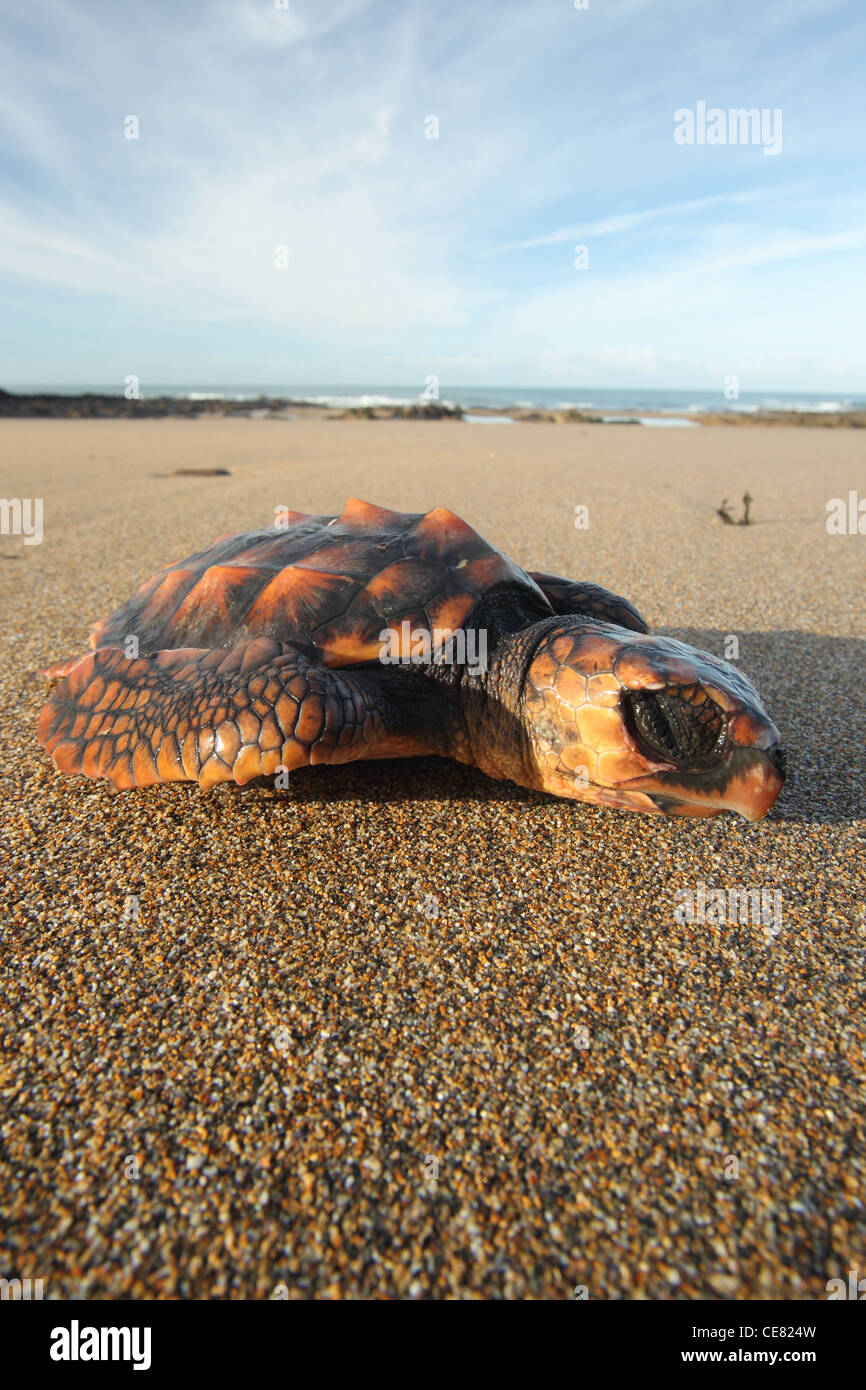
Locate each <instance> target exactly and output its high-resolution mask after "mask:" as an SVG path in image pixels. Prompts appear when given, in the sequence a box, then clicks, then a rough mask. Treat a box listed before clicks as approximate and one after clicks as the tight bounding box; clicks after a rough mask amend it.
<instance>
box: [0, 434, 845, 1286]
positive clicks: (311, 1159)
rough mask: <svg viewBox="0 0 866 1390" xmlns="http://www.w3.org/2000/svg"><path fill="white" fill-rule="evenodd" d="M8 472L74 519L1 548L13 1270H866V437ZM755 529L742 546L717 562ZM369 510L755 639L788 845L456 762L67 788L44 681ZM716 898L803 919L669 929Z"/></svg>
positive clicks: (413, 1273)
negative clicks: (436, 518) (169, 602)
mask: <svg viewBox="0 0 866 1390" xmlns="http://www.w3.org/2000/svg"><path fill="white" fill-rule="evenodd" d="M0 455H2V466H0V493H2V495H3V496H4V497H6V498H12V497H19V498H34V497H40V498H42V499H43V505H44V520H43V526H44V537H43V539H42V542H41V544H35V545H27V544H25V543H24V538H23V537H21V536H16V535H4V536H2V537H0V594H2V605H3V611H4V614H5V621H4V623H3V628H2V644H3V660H2V663H0V702H2V720H0V744H2V757H0V779H2V787H3V793H2V802H3V808H2V821H3V824H2V854H0V877H2V880H3V887H2V895H3V904H4V913H3V921H2V935H0V946H2V949H0V963H2V967H0V968H2V992H3V1000H4V1007H3V1010H2V1030H3V1033H4V1038H3V1050H2V1113H0V1135H2V1145H0V1193H2V1196H0V1214H2V1220H0V1226H2V1231H3V1234H2V1245H0V1273H2V1274H4V1275H6V1274H13V1273H14V1274H16V1275H18V1276H20V1277H31V1278H42V1279H43V1280H44V1281H45V1293H46V1297H57V1298H74V1297H88V1298H119V1297H129V1296H134V1297H147V1298H172V1297H192V1298H215V1297H230V1298H272V1297H279V1296H286V1297H289V1298H306V1297H311V1296H316V1297H328V1298H378V1297H390V1298H406V1297H408V1298H431V1297H432V1298H490V1297H494V1298H498V1297H504V1298H552V1299H569V1298H572V1297H574V1291H575V1289H576V1288H578V1287H580V1288H583V1289H585V1290H586V1292H587V1294H588V1296H589V1297H590V1298H593V1299H619V1298H623V1299H633V1298H652V1299H710V1298H783V1299H794V1298H810V1299H813V1298H823V1297H826V1283H827V1280H829V1279H831V1278H834V1277H840V1276H841V1277H843V1278H847V1274H848V1271H849V1270H850V1269H859V1270H860V1271H861V1274H862V1273H864V1272H866V1219H864V1190H866V1183H864V1177H866V1174H864V1169H866V1120H864V1109H863V1094H864V1093H863V1084H864V1080H866V1062H864V1039H866V1023H864V968H863V962H864V948H866V921H864V905H863V904H864V888H866V875H864V870H863V862H864V844H866V790H864V763H866V752H864V730H866V692H864V679H863V673H864V657H866V593H864V584H863V574H864V554H866V550H864V547H866V536H863V535H831V534H829V533H828V530H827V527H826V524H825V523H826V517H827V513H826V504H827V502H828V501H829V500H830V499H832V498H847V496H848V494H849V492H850V491H851V490H853V489H857V488H859V489H860V491H861V494H864V493H866V471H864V467H863V440H862V437H861V432H860V431H859V430H856V429H830V430H813V429H805V430H804V429H797V428H790V427H787V426H784V425H783V426H779V427H776V428H773V429H769V430H764V429H729V428H724V427H704V428H699V429H698V428H696V429H689V430H686V429H682V430H679V429H646V428H643V427H635V428H628V429H625V428H612V427H610V426H603V425H592V424H587V425H583V424H572V425H568V426H566V425H556V424H547V423H536V424H532V425H530V424H511V425H494V424H468V423H465V422H459V421H457V422H435V421H434V422H427V421H414V420H387V421H386V420H364V421H358V420H331V419H326V418H304V419H299V418H295V419H290V420H285V419H225V420H219V419H202V420H193V419H160V420H147V421H128V420H77V421H66V420H3V421H2V422H0ZM191 467H197V468H215V469H226V470H228V472H227V474H225V475H222V476H174V470H176V469H181V468H191ZM746 491H748V492H749V493H750V494H751V496H752V497H753V499H754V501H753V503H752V516H753V518H754V521H755V524H754V525H753V526H749V527H743V526H724V525H721V524H720V523H719V521H718V519H717V518H716V515H715V512H716V508H717V507H718V506H719V504H720V503H721V501H722V499H723V498H727V499H728V501H729V502H730V504H731V506H732V509H733V511H734V513H735V515H739V511H740V498H741V497H742V495H743V493H745V492H746ZM349 496H358V497H361V498H364V499H367V500H370V501H373V502H377V503H380V504H382V505H384V506H387V507H391V508H394V509H397V510H405V511H425V510H427V509H429V508H431V507H434V506H437V505H441V506H445V507H449V508H451V509H453V510H454V511H456V512H457V513H458V514H460V515H461V516H463V517H464V518H465V519H466V520H467V521H468V522H470V523H471V524H472V525H473V526H475V527H476V528H477V529H478V530H479V531H480V532H481V533H482V534H483V535H484V536H486V537H487V538H488V539H489V540H490V541H491V542H493V543H494V544H495V545H497V546H499V547H500V548H501V549H503V550H504V551H506V552H507V553H508V554H510V555H511V556H512V557H513V558H514V559H515V560H517V561H518V563H520V564H522V565H524V566H525V567H526V568H527V569H532V568H536V569H543V570H547V571H552V572H556V573H561V574H564V575H569V576H572V577H574V578H577V579H588V580H592V581H594V582H596V583H599V584H602V585H604V586H606V587H608V588H610V589H613V590H614V591H616V592H619V593H622V594H625V595H627V596H628V597H629V598H630V599H631V600H632V601H633V602H634V603H635V604H636V605H637V606H638V608H639V609H640V610H641V611H642V612H643V614H644V616H645V617H646V618H647V620H648V621H649V623H650V624H651V626H652V628H653V629H654V630H657V631H660V632H663V633H667V634H670V635H673V636H676V637H679V638H682V639H684V640H686V641H688V642H690V643H692V644H694V645H695V646H698V647H701V648H704V649H706V650H708V651H711V652H714V653H716V654H717V655H724V651H725V640H726V638H728V637H730V636H736V637H737V638H738V640H739V651H740V657H739V664H740V666H741V667H742V669H743V670H744V671H745V672H746V673H747V674H748V675H750V676H751V677H752V678H753V679H754V680H755V682H756V684H757V685H758V688H759V690H760V691H761V694H762V696H763V697H764V700H765V703H766V706H767V708H768V710H769V712H770V713H771V715H772V716H773V717H774V719H775V721H776V723H777V724H778V725H779V727H780V729H781V731H782V734H783V739H784V743H785V745H786V747H787V750H788V758H789V769H790V770H789V778H788V783H787V786H786V788H785V790H784V791H783V793H782V796H781V798H780V800H779V802H778V803H777V805H776V807H775V808H774V810H773V812H772V813H771V815H770V816H769V818H768V819H766V820H765V821H762V822H760V823H758V824H755V825H752V824H748V823H746V822H745V821H743V820H740V819H738V818H734V817H732V816H725V817H722V818H719V819H716V820H695V821H688V820H666V819H663V818H661V817H644V816H639V815H634V814H627V813H618V812H613V811H606V810H600V809H596V808H594V807H587V806H580V805H578V804H574V803H568V802H564V801H556V800H554V799H552V798H547V797H544V796H541V795H535V794H533V793H530V792H527V791H523V790H521V789H519V788H517V787H514V786H511V785H509V784H501V783H496V782H493V781H490V780H488V779H487V778H485V777H484V776H483V774H481V773H480V772H477V771H475V770H473V769H469V768H466V767H461V766H458V765H457V764H452V763H448V762H443V761H439V760H436V759H420V760H415V761H398V762H389V763H386V762H379V763H371V764H365V763H361V764H355V765H347V766H344V767H337V768H318V769H312V770H309V771H305V772H304V773H303V774H301V773H299V774H297V775H294V774H293V776H292V785H291V788H290V790H289V792H287V793H279V792H275V791H273V790H271V789H269V788H268V787H266V786H264V787H263V786H262V785H253V786H250V787H248V788H245V789H243V790H240V789H237V788H228V787H220V788H217V789H216V790H214V791H213V792H211V793H210V794H208V795H206V796H205V795H202V794H201V793H200V792H199V791H198V789H197V788H194V787H187V786H168V787H161V788H157V789H154V790H147V791H135V792H131V793H126V794H122V795H112V794H110V793H109V791H108V789H107V787H106V785H105V784H104V783H96V782H89V781H87V780H85V779H83V778H76V779H66V778H61V777H60V776H59V774H58V773H57V772H56V771H55V770H54V768H53V766H52V764H51V762H50V760H49V759H48V758H47V757H46V756H45V754H44V753H43V751H42V749H41V748H40V747H39V745H38V744H37V742H36V738H35V726H36V721H37V717H38V713H39V710H40V708H41V705H42V703H43V700H44V698H45V692H46V683H45V681H44V680H43V679H42V677H40V675H39V674H38V673H39V670H40V669H41V668H42V667H43V666H44V665H45V664H46V663H47V662H49V661H51V660H57V659H60V658H61V657H65V656H72V655H75V654H76V653H78V652H80V651H84V649H85V648H86V646H87V639H88V631H89V627H90V624H91V622H93V621H94V620H96V619H97V618H99V617H102V616H103V615H105V614H107V613H108V612H110V611H111V610H112V609H114V608H115V607H117V606H118V605H119V604H120V603H121V602H122V601H123V600H125V599H126V598H127V597H128V596H129V594H130V593H131V592H132V591H133V590H134V589H135V588H136V587H137V586H138V585H139V584H140V583H141V582H142V581H143V580H144V579H145V578H147V577H148V576H149V575H150V574H152V573H153V572H155V571H156V570H157V569H159V568H161V567H162V566H164V565H166V564H168V563H169V562H172V561H174V560H177V559H179V558H181V557H182V556H184V555H186V554H188V553H190V552H193V551H195V550H198V549H200V548H202V547H203V546H204V545H206V544H207V543H208V542H209V541H210V540H211V539H212V538H213V537H215V536H216V535H219V534H220V533H223V532H226V531H230V530H241V529H245V528H252V527H259V526H263V525H267V524H270V523H271V522H272V521H273V518H274V514H275V511H276V509H278V508H280V507H291V508H295V509H298V510H303V511H310V512H315V513H319V512H336V511H339V510H340V509H341V508H342V506H343V503H344V501H345V499H346V498H347V497H349ZM584 506H585V507H588V509H589V526H588V528H587V529H577V528H576V527H575V524H574V520H575V508H577V507H584ZM699 884H705V885H706V886H707V887H708V888H714V887H720V888H723V889H728V888H731V887H739V886H744V887H748V888H757V889H768V890H772V891H774V892H778V893H781V894H782V899H783V913H782V920H781V929H780V930H779V931H778V933H777V934H775V935H774V934H771V933H770V932H769V931H768V930H767V929H766V928H765V927H764V926H763V925H762V924H760V923H755V922H747V923H745V924H739V923H737V924H730V923H729V924H723V925H717V924H713V923H709V922H703V923H695V924H693V925H683V924H680V923H678V922H677V921H676V920H675V917H674V911H675V907H676V903H677V897H676V894H677V892H678V890H684V889H687V890H696V889H697V887H698V885H699ZM133 900H135V902H133ZM136 902H137V906H138V912H137V915H136V911H135V903H136Z"/></svg>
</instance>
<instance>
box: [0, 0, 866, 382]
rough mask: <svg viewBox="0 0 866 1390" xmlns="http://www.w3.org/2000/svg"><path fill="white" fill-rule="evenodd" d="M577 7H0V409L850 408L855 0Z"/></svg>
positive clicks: (514, 3)
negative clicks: (266, 395) (511, 392)
mask: <svg viewBox="0 0 866 1390" xmlns="http://www.w3.org/2000/svg"><path fill="white" fill-rule="evenodd" d="M578 3H579V4H580V5H581V6H583V7H582V8H578V5H577V4H576V3H575V0H435V3H433V0H277V3H274V0H201V3H195V4H193V3H191V0H147V3H143V4H138V5H134V6H122V5H118V4H117V3H116V0H111V3H103V0H63V3H57V2H56V0H39V3H38V4H34V3H33V0H5V2H4V6H3V23H2V26H0V324H2V328H0V386H6V387H9V388H13V389H14V387H15V386H17V385H21V384H24V383H30V384H47V383H55V384H67V385H76V384H93V383H100V384H106V383H117V385H118V388H119V389H122V383H123V381H124V379H125V378H126V377H127V376H128V375H130V374H133V375H136V376H137V377H138V378H139V379H140V382H141V387H142V390H146V389H147V383H148V382H149V381H151V382H159V383H162V384H176V385H199V386H206V385H208V384H218V383H237V384H245V383H249V384H267V385H274V386H279V385H281V384H315V383H326V382H327V383H339V382H342V383H347V384H352V383H360V384H374V383H388V384H392V383H393V384H403V385H409V386H411V385H412V384H417V386H418V389H419V390H420V389H421V388H422V386H423V384H424V381H425V379H426V378H427V377H428V376H429V375H436V376H438V377H439V378H440V379H441V381H442V382H443V383H446V384H447V383H448V382H451V383H455V384H468V385H475V384H487V385H491V386H498V385H501V386H512V385H524V384H526V385H530V384H531V385H541V386H545V385H551V386H554V385H555V386H560V385H561V386H577V385H585V386H588V387H591V386H596V387H611V386H614V387H615V386H635V385H637V386H642V387H645V388H651V387H658V388H660V389H661V388H669V387H682V388H692V387H712V386H715V387H719V388H720V387H721V383H722V382H723V381H724V379H725V378H726V377H727V376H729V375H731V374H733V375H736V376H737V378H738V381H739V385H740V389H741V390H746V391H748V390H768V389H772V388H777V389H780V390H791V391H797V390H803V391H808V390H818V391H832V392H835V393H843V392H846V391H847V392H858V391H859V392H862V391H863V390H864V388H866V331H864V325H866V290H864V286H866V275H864V262H866V189H864V174H866V160H864V130H866V119H864V117H866V83H864V81H863V56H864V51H866V6H864V5H863V3H862V0H759V3H756V0H727V3H724V4H719V3H709V2H708V0H578ZM701 103H703V105H704V109H705V110H707V111H709V112H712V111H713V110H714V109H718V110H720V111H721V112H722V113H723V114H724V121H723V122H722V126H721V127H720V126H719V123H718V119H717V118H715V117H710V118H709V119H710V120H711V121H714V122H715V124H714V126H713V130H712V135H713V136H714V137H718V136H719V135H720V134H724V135H725V136H726V141H725V143H720V142H719V140H718V139H716V140H715V142H714V143H709V142H708V141H707V142H703V143H699V142H698V140H697V135H698V125H699V121H700V115H699V104H701ZM737 108H746V109H751V108H756V109H758V110H759V111H763V112H765V113H766V115H765V117H764V119H765V122H767V125H766V136H765V138H762V137H761V136H760V132H758V131H756V132H755V135H756V137H757V140H756V142H752V141H743V140H741V141H739V142H737V143H734V142H732V141H731V140H730V139H728V138H727V136H728V135H730V134H731V133H732V132H731V124H732V123H731V121H730V119H729V118H728V117H727V112H729V111H730V110H732V109H737ZM683 112H689V113H691V114H692V117H693V121H694V129H693V132H692V135H693V137H694V138H693V140H692V142H691V143H688V142H687V141H686V139H685V137H686V136H687V135H688V133H689V132H688V130H687V118H685V117H684V116H683V115H682V113H683ZM677 113H680V114H679V115H677ZM131 118H134V120H132V119H131ZM434 118H435V119H434ZM774 122H775V125H773V123H774ZM136 126H137V129H136ZM736 133H737V132H736V128H734V130H733V134H735V135H736ZM130 134H137V137H138V138H128V136H129V135H130ZM431 136H436V137H438V138H430V137H431ZM771 136H772V139H771V138H770V137H771ZM765 151H770V152H765ZM577 247H584V248H585V250H583V251H576V248H577Z"/></svg>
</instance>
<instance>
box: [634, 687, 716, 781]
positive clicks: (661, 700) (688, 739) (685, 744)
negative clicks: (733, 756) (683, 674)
mask: <svg viewBox="0 0 866 1390" xmlns="http://www.w3.org/2000/svg"><path fill="white" fill-rule="evenodd" d="M624 703H625V717H626V725H627V727H628V730H629V732H630V733H631V735H632V737H633V738H634V739H635V740H636V741H637V743H638V744H639V745H640V748H641V750H642V751H643V752H644V754H645V755H647V756H648V757H651V758H653V759H661V760H663V761H665V762H674V763H688V764H690V765H694V764H695V763H706V762H715V761H716V759H717V758H718V756H719V754H720V753H721V749H722V745H723V743H724V737H725V721H724V719H723V717H722V712H721V710H720V709H719V707H718V705H716V704H714V703H713V701H712V700H710V699H708V698H707V695H706V692H705V691H704V690H702V689H701V687H700V686H699V685H694V686H688V687H682V686H674V687H669V688H667V689H665V690H629V691H627V692H626V694H625V697H624Z"/></svg>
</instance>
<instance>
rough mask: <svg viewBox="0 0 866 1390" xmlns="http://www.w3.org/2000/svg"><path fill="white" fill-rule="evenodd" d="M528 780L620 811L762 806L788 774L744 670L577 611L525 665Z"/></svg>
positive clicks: (754, 814)
mask: <svg viewBox="0 0 866 1390" xmlns="http://www.w3.org/2000/svg"><path fill="white" fill-rule="evenodd" d="M523 718H524V726H525V729H526V734H527V738H528V743H529V758H530V762H531V764H532V776H534V778H535V781H534V783H533V785H535V786H537V787H539V788H540V789H542V790H544V791H549V792H553V793H555V794H556V795H557V796H567V797H573V798H576V799H578V800H581V801H592V802H595V803H597V804H598V805H602V806H614V807H620V808H622V809H623V810H635V811H650V812H656V813H658V812H661V813H662V814H665V815H679V816H714V815H718V814H719V813H720V812H722V811H738V812H739V814H740V815H742V816H745V817H746V818H747V819H748V820H759V819H760V818H761V817H762V816H764V815H766V814H767V812H768V811H769V810H770V807H771V806H772V805H773V803H774V802H775V800H776V797H777V796H778V795H779V792H780V791H781V789H782V786H783V784H784V780H785V772H784V754H783V751H782V749H781V748H780V746H779V732H778V730H777V728H776V726H775V725H774V724H773V723H771V721H770V719H769V718H768V716H767V715H766V713H765V712H764V709H763V707H762V705H761V702H760V699H759V697H758V693H757V691H756V690H755V688H754V686H753V685H752V683H751V681H749V680H748V679H747V678H746V677H745V676H743V675H741V673H740V672H739V671H738V670H736V669H735V668H734V667H733V666H731V665H729V664H728V662H726V661H721V660H719V659H718V658H717V657H714V656H711V655H709V654H708V653H707V652H699V651H696V650H695V649H694V648H692V647H688V646H686V645H685V644H684V643H682V642H676V641H673V640H672V639H670V638H664V637H651V636H647V635H645V634H643V633H636V632H630V631H627V630H626V629H625V628H622V627H616V626H614V625H613V624H611V623H603V622H596V621H593V620H588V619H584V618H579V617H574V618H571V617H566V618H561V619H559V620H558V621H557V622H556V624H555V625H553V626H551V627H549V628H548V630H547V631H546V632H545V633H544V634H543V636H542V639H541V641H540V643H539V644H538V645H537V646H536V648H535V650H534V653H533V655H532V658H531V660H530V662H529V665H528V667H527V670H526V676H525V680H524V685H523Z"/></svg>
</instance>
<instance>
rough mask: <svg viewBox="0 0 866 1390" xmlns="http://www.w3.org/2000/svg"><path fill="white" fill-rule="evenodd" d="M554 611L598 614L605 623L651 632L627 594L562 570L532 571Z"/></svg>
mask: <svg viewBox="0 0 866 1390" xmlns="http://www.w3.org/2000/svg"><path fill="white" fill-rule="evenodd" d="M529 577H530V579H534V580H535V582H536V584H537V585H538V587H539V589H541V590H542V592H543V594H544V596H545V598H546V599H547V601H548V603H549V604H550V606H551V608H552V609H553V611H554V613H584V614H586V616H587V617H589V618H598V619H599V621H600V622H603V623H616V625H617V627H625V628H629V629H630V630H631V631H632V632H649V628H648V627H647V625H646V623H645V622H644V620H643V618H642V617H641V615H640V613H639V612H638V611H637V609H636V608H635V606H634V604H632V603H629V601H628V599H627V598H621V597H620V595H619V594H612V593H610V591H609V590H608V589H602V588H601V587H600V586H599V585H598V584H585V583H582V582H580V581H577V580H574V579H563V578H562V576H561V575H558V574H542V573H536V572H534V571H532V570H530V571H529Z"/></svg>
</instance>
